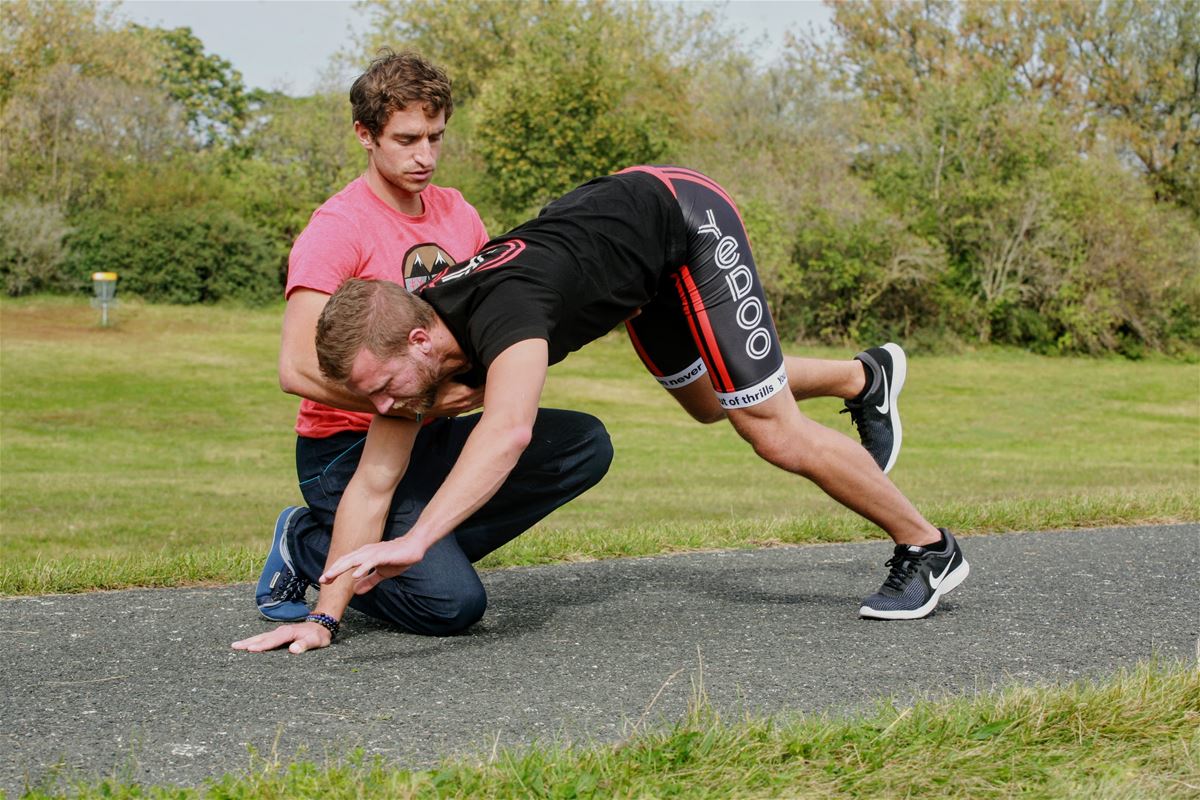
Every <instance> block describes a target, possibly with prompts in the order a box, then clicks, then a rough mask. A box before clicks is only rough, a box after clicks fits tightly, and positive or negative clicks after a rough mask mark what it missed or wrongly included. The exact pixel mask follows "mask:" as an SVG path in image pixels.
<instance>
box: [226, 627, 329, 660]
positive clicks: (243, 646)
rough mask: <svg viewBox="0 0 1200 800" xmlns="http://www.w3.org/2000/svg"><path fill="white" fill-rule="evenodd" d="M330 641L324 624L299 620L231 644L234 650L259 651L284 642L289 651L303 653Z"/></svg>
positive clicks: (272, 648) (316, 648) (323, 645)
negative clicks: (293, 623)
mask: <svg viewBox="0 0 1200 800" xmlns="http://www.w3.org/2000/svg"><path fill="white" fill-rule="evenodd" d="M331 641H333V635H332V634H330V633H329V631H328V630H327V629H326V628H325V626H324V625H319V624H317V623H315V622H299V623H296V624H295V625H280V626H279V627H278V628H276V629H275V630H273V631H267V632H266V633H260V634H258V635H257V636H251V637H250V638H249V639H242V640H241V641H240V642H234V643H233V645H231V646H232V647H233V649H234V650H247V651H249V652H251V653H261V652H263V651H265V650H275V649H276V648H279V647H283V646H284V645H285V644H286V645H288V651H289V652H292V653H303V652H304V651H305V650H319V649H320V648H322V647H328V646H329V643H330V642H331Z"/></svg>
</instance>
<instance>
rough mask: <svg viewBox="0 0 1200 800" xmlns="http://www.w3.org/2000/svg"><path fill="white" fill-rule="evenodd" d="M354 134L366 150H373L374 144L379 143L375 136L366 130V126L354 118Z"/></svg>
mask: <svg viewBox="0 0 1200 800" xmlns="http://www.w3.org/2000/svg"><path fill="white" fill-rule="evenodd" d="M354 135H355V136H356V137H358V143H359V144H361V145H362V146H363V148H364V149H366V150H374V149H375V146H376V145H377V144H379V142H377V141H376V140H375V137H374V136H372V135H371V132H370V131H369V130H367V126H366V125H363V124H362V123H361V122H359V121H358V120H354Z"/></svg>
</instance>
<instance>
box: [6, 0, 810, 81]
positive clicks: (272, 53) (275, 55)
mask: <svg viewBox="0 0 1200 800" xmlns="http://www.w3.org/2000/svg"><path fill="white" fill-rule="evenodd" d="M2 1H3V0H0V2H2ZM452 1H453V0H448V2H452ZM495 1H496V2H503V1H504V0H495ZM684 5H686V6H689V7H701V6H707V7H712V8H713V9H714V10H723V17H722V25H723V26H724V27H725V28H726V30H728V31H730V32H734V31H740V32H741V35H742V37H743V39H744V40H745V41H746V42H747V43H749V42H750V41H753V40H756V39H759V38H760V37H761V38H762V40H763V43H764V46H763V50H762V53H763V57H764V58H765V59H766V60H770V58H771V57H772V56H773V55H775V54H777V53H778V52H779V49H780V48H781V47H782V44H783V33H784V31H786V30H789V29H795V30H801V29H806V28H807V27H808V25H809V24H810V23H811V24H813V25H815V26H816V27H818V28H823V27H828V21H829V18H830V12H829V9H827V8H825V7H824V6H823V5H821V3H819V2H816V0H731V2H728V3H722V2H707V0H685V2H684ZM118 15H119V16H121V17H123V18H125V19H128V20H131V21H133V22H139V23H141V24H143V25H152V26H157V27H163V28H180V27H188V28H191V29H192V32H193V33H195V34H196V35H197V36H199V37H200V40H201V41H202V42H204V47H205V50H206V51H207V52H209V53H216V54H217V55H219V56H221V57H222V58H224V59H227V60H228V61H230V62H231V63H232V64H233V66H234V67H235V68H236V69H238V70H240V71H241V73H242V78H243V80H244V81H245V82H246V85H247V87H252V88H253V87H257V88H262V89H276V90H280V91H285V92H287V93H289V94H294V95H304V94H309V93H311V92H312V91H313V90H314V89H315V88H316V86H317V83H318V81H319V78H320V76H321V73H322V71H323V70H325V69H326V68H327V67H328V64H329V58H330V56H332V55H333V54H334V53H335V52H337V51H338V50H339V49H341V48H343V47H344V46H347V45H349V44H350V43H351V41H352V40H353V38H354V34H355V31H356V30H359V29H361V28H362V25H363V21H362V17H363V12H356V11H355V10H354V3H353V2H349V1H348V0H347V1H343V0H126V2H124V3H121V4H120V6H119V11H118Z"/></svg>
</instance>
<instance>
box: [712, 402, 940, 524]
mask: <svg viewBox="0 0 1200 800" xmlns="http://www.w3.org/2000/svg"><path fill="white" fill-rule="evenodd" d="M726 414H727V416H728V417H729V421H730V422H731V423H732V424H733V427H734V428H735V429H736V430H737V432H738V433H739V434H740V435H741V436H742V438H743V439H745V440H746V441H748V442H749V443H750V445H751V446H752V447H753V448H754V452H755V453H757V454H758V455H759V456H760V457H761V458H763V459H764V460H766V461H768V462H770V463H771V464H774V465H775V466H777V467H779V468H780V469H784V470H787V471H788V472H791V473H794V474H796V475H801V476H803V477H805V478H808V479H809V480H811V481H812V482H813V483H815V484H817V486H819V487H820V488H821V490H822V491H824V492H825V493H826V494H827V495H829V496H830V497H832V498H833V499H834V500H837V501H838V502H839V503H841V504H842V505H844V506H845V507H846V508H849V509H850V510H851V511H854V512H855V513H856V514H858V515H860V516H862V517H864V518H866V519H868V520H870V521H871V522H873V523H875V524H876V525H878V526H879V527H880V528H882V529H883V530H884V531H886V532H887V534H888V535H889V536H891V537H892V539H893V541H895V542H896V543H897V544H907V545H920V546H924V545H929V544H933V543H935V542H938V541H940V540H941V533H940V532H939V531H938V529H937V528H935V527H934V526H933V525H931V524H930V523H929V522H928V520H926V519H925V518H924V517H923V516H921V513H920V512H919V511H917V509H916V508H915V507H914V506H913V504H912V503H911V502H909V500H908V498H906V497H905V496H904V495H903V494H902V493H901V492H900V490H899V489H897V488H896V485H895V484H894V483H892V482H891V480H889V479H888V477H887V476H886V475H884V474H883V471H882V470H880V469H879V465H878V464H876V463H875V461H874V459H872V458H871V456H870V454H868V453H867V451H866V450H864V449H863V448H862V446H861V445H860V444H859V443H858V442H855V441H854V440H852V439H850V438H849V437H847V436H844V435H843V434H841V433H838V432H837V431H835V430H832V429H830V428H826V427H825V426H824V425H821V424H819V423H817V422H814V421H813V420H811V419H809V418H808V417H806V416H804V415H803V414H802V413H800V409H798V408H796V404H795V402H794V401H793V400H792V399H791V398H790V397H789V396H788V395H786V394H783V393H779V394H777V395H775V396H774V397H771V398H770V399H768V400H765V401H764V402H762V403H759V404H757V405H754V406H750V407H749V408H741V409H730V410H729V411H727V412H726Z"/></svg>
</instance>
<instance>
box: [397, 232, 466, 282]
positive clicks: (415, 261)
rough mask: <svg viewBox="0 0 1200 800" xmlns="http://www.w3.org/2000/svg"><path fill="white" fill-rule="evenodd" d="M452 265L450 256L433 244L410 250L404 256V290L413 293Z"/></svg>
mask: <svg viewBox="0 0 1200 800" xmlns="http://www.w3.org/2000/svg"><path fill="white" fill-rule="evenodd" d="M453 263H454V259H453V258H451V257H450V254H449V253H447V252H446V251H445V250H443V249H442V248H441V247H439V246H438V245H436V244H434V243H433V242H425V243H424V244H419V245H417V246H415V247H412V248H410V249H409V251H408V252H407V253H405V254H404V288H405V289H408V290H409V291H410V292H415V291H416V290H417V289H418V288H420V287H421V286H424V285H425V284H426V283H428V282H429V279H430V278H432V277H433V276H434V275H437V274H438V273H439V272H441V271H442V270H444V269H445V268H446V267H448V266H450V265H451V264H453Z"/></svg>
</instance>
